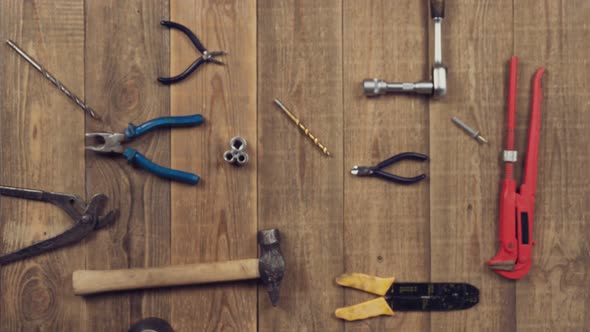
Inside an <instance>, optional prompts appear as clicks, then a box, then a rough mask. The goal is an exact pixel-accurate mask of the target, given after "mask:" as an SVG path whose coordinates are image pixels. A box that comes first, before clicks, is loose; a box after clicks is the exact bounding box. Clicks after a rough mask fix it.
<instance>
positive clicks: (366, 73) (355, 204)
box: [343, 0, 430, 331]
mask: <svg viewBox="0 0 590 332" xmlns="http://www.w3.org/2000/svg"><path fill="white" fill-rule="evenodd" d="M427 12H428V9H427V6H426V1H413V0H404V1H386V0H381V1H371V2H370V4H369V3H367V2H359V1H350V0H347V1H344V24H343V26H344V52H343V54H344V105H345V106H344V107H345V108H344V109H345V112H344V114H345V120H344V133H345V135H344V137H345V139H344V146H345V160H346V164H345V165H344V167H345V172H346V176H345V178H344V181H345V182H344V184H345V186H344V188H345V189H344V204H345V210H344V211H345V214H344V229H345V232H344V243H346V245H345V247H344V253H345V268H346V272H360V273H367V274H370V275H378V276H383V277H390V276H394V277H396V278H397V280H400V281H408V282H419V281H428V279H429V277H430V250H429V248H430V236H429V213H428V211H429V208H428V203H429V185H428V182H429V180H428V179H427V180H425V181H423V182H421V183H419V184H416V185H412V186H402V185H396V184H392V183H389V182H387V181H383V180H380V179H376V178H372V179H369V178H356V177H354V176H352V175H350V173H349V172H350V168H352V166H353V165H367V166H370V165H376V164H377V163H379V162H381V161H383V160H385V159H387V158H389V157H391V156H393V155H395V154H398V153H401V152H407V151H412V152H420V153H424V154H428V111H427V107H428V101H427V98H424V97H419V96H408V95H388V96H383V97H379V98H367V97H365V96H364V94H363V92H362V88H361V82H362V81H363V80H364V79H366V78H373V77H377V78H381V79H385V80H388V81H406V82H414V81H417V80H423V79H426V78H428V77H429V75H430V69H429V64H428V48H427V47H425V46H426V44H427V42H428V30H427V29H426V26H427V23H428V19H429V16H428V14H427ZM428 169H429V165H428V164H427V163H425V164H421V163H417V162H412V161H409V162H407V161H405V162H402V163H401V164H399V165H395V166H392V167H391V168H388V169H387V170H386V171H388V172H392V173H395V174H400V175H406V176H415V175H418V174H422V173H428ZM366 239H370V241H367V240H366ZM372 297H373V296H371V295H367V294H366V293H363V292H359V291H356V290H350V291H346V299H345V303H346V305H352V304H356V303H360V302H362V301H364V300H367V299H369V298H372ZM429 328H430V320H429V316H428V315H427V314H423V313H399V314H398V315H396V316H395V317H393V318H391V317H381V318H376V319H370V320H366V321H359V322H353V323H347V324H346V329H347V330H354V331H360V330H372V331H387V330H400V331H401V330H403V331H428V329H429Z"/></svg>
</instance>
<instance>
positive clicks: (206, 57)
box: [158, 21, 226, 85]
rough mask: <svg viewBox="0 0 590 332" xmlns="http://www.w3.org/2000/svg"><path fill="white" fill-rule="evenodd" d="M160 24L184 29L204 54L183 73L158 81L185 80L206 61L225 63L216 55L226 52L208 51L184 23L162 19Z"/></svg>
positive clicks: (159, 78)
mask: <svg viewBox="0 0 590 332" xmlns="http://www.w3.org/2000/svg"><path fill="white" fill-rule="evenodd" d="M160 24H161V25H163V26H165V27H168V28H171V29H177V30H180V31H182V32H183V33H184V34H185V35H186V36H187V37H188V39H190V41H191V42H192V43H193V45H195V48H196V49H197V50H199V52H201V54H202V55H201V56H200V57H198V58H197V60H195V61H194V62H193V63H192V64H191V65H190V66H188V67H187V68H186V69H185V70H184V71H183V72H182V73H180V74H178V75H176V76H174V77H158V81H159V82H160V83H162V84H165V85H170V84H174V83H178V82H180V81H182V80H184V79H185V78H187V77H189V75H190V74H192V73H193V72H194V71H195V70H197V68H199V66H201V65H202V64H204V63H210V62H211V63H216V64H218V65H223V62H221V61H220V60H217V59H215V57H216V56H220V55H225V54H226V53H225V52H223V51H214V52H209V51H207V49H206V48H205V46H203V43H201V41H200V40H199V38H197V36H196V35H195V34H194V33H193V32H192V31H191V30H190V29H189V28H187V27H185V26H184V25H182V24H178V23H175V22H171V21H161V22H160Z"/></svg>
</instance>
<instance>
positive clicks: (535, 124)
mask: <svg viewBox="0 0 590 332" xmlns="http://www.w3.org/2000/svg"><path fill="white" fill-rule="evenodd" d="M544 72H545V68H543V67H541V68H539V69H537V72H536V73H535V76H534V78H533V98H532V102H531V120H530V125H529V137H528V146H527V151H526V160H525V162H524V179H523V181H522V184H521V185H520V187H519V188H518V191H517V190H516V181H514V179H513V177H512V175H513V171H514V163H516V161H517V155H518V152H517V151H516V150H514V130H515V129H516V82H517V78H518V58H517V57H513V58H512V59H511V60H510V80H509V83H508V116H507V121H506V150H504V163H505V164H504V165H505V166H504V179H503V180H502V191H501V193H500V223H499V230H498V235H499V237H500V249H499V250H498V253H497V254H496V256H495V257H494V258H492V259H491V260H490V261H489V262H488V266H489V267H490V269H492V271H494V272H496V273H497V274H499V275H501V276H503V277H506V278H509V279H520V278H522V277H524V276H525V275H527V273H528V272H529V270H530V269H531V264H532V249H533V246H534V245H535V241H534V240H533V221H534V220H535V219H534V214H535V193H536V191H537V160H538V159H539V138H540V134H541V101H542V90H541V79H542V78H543V73H544Z"/></svg>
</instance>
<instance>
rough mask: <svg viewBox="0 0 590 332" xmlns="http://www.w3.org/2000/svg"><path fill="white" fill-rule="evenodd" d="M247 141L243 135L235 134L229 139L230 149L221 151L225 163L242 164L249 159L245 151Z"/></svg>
mask: <svg viewBox="0 0 590 332" xmlns="http://www.w3.org/2000/svg"><path fill="white" fill-rule="evenodd" d="M247 145H248V144H247V142H246V140H245V139H244V138H243V137H240V136H236V137H234V138H232V139H231V140H230V141H229V147H230V148H231V149H230V150H227V151H225V152H224V153H223V160H225V161H226V162H227V163H229V164H232V165H236V166H244V165H246V164H247V163H248V161H249V160H250V159H249V157H248V154H247V153H246V146H247Z"/></svg>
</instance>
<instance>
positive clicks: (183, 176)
mask: <svg viewBox="0 0 590 332" xmlns="http://www.w3.org/2000/svg"><path fill="white" fill-rule="evenodd" d="M123 155H124V156H125V158H127V162H129V163H130V164H132V165H134V166H137V167H141V168H143V169H145V170H146V171H148V172H151V173H153V174H155V175H157V176H159V177H161V178H164V179H168V180H172V181H178V182H182V183H188V184H197V183H199V179H200V178H199V176H198V175H196V174H193V173H188V172H183V171H178V170H175V169H171V168H167V167H163V166H160V165H158V164H156V163H154V162H152V161H151V160H149V159H147V158H146V157H144V156H143V155H142V154H141V153H139V152H137V150H135V149H132V148H127V149H125V152H123Z"/></svg>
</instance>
